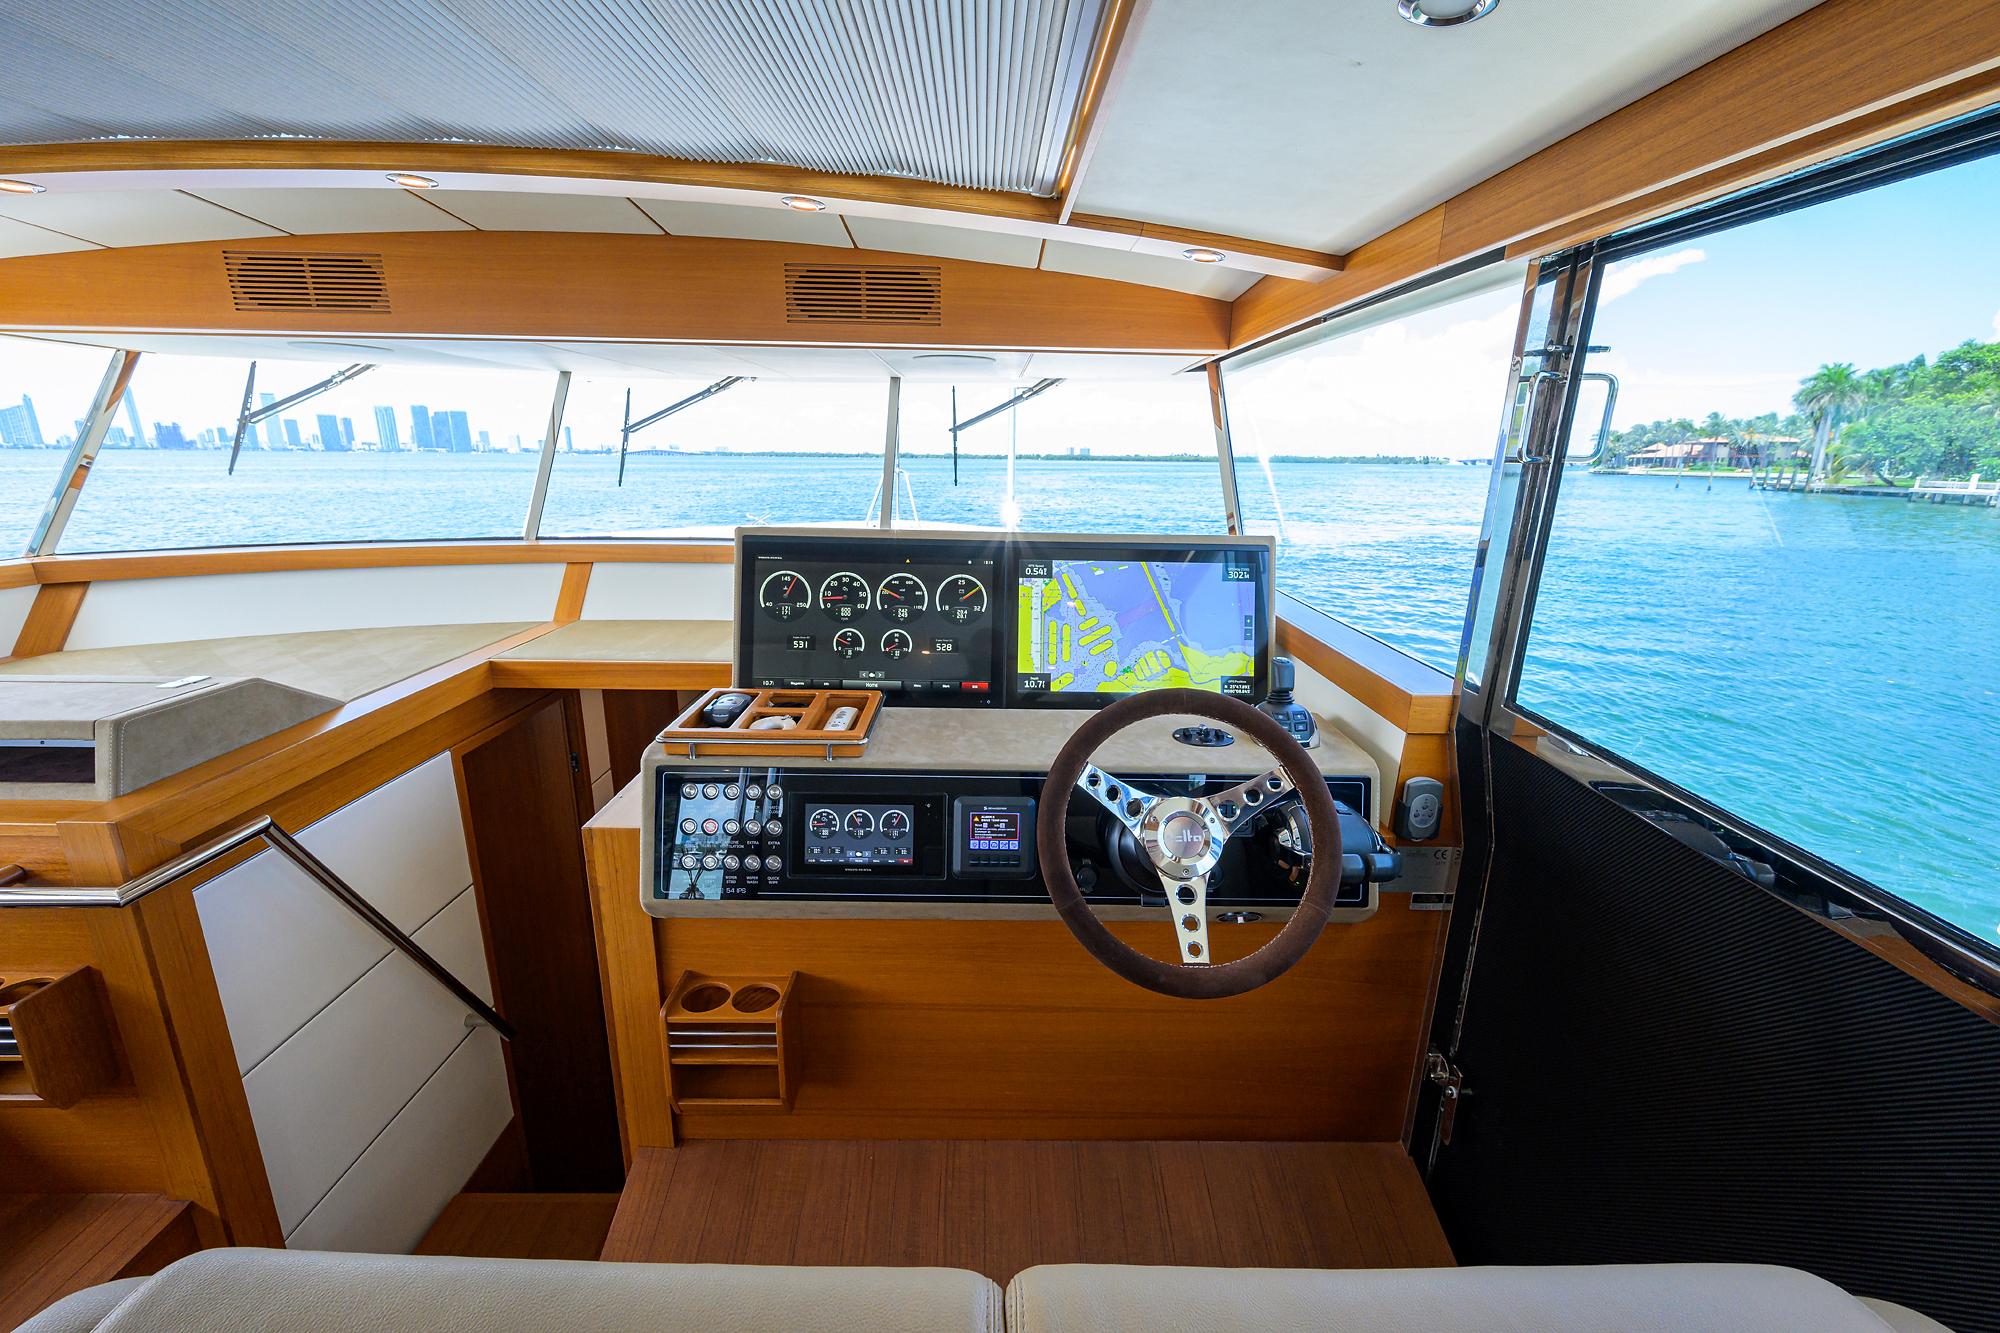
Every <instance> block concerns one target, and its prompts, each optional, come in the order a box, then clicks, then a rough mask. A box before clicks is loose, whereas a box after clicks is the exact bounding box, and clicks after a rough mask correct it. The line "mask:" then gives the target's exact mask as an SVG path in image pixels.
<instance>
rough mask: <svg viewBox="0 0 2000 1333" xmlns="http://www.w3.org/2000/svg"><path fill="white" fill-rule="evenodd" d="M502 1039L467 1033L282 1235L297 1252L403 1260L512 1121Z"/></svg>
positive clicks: (483, 1032) (484, 1033) (481, 1032)
mask: <svg viewBox="0 0 2000 1333" xmlns="http://www.w3.org/2000/svg"><path fill="white" fill-rule="evenodd" d="M513 1113H514V1112H513V1106H512V1103H511V1101H510V1100H509V1098H508V1093H507V1070H506V1065H505V1063H504V1062H503V1061H502V1059H501V1054H500V1038H499V1037H498V1036H497V1035H495V1034H494V1033H493V1032H492V1031H490V1030H489V1029H486V1028H479V1029H477V1030H475V1031H473V1032H472V1033H470V1034H469V1035H468V1036H467V1037H466V1038H465V1040H464V1041H463V1042H462V1043H460V1045H459V1047H458V1049H457V1050H456V1051H454V1052H452V1055H451V1058H450V1059H448V1060H446V1061H445V1062H444V1065H443V1066H442V1067H441V1068H440V1069H439V1070H438V1071H437V1072H436V1073H435V1074H433V1075H431V1078H430V1081H429V1082H428V1083H426V1084H424V1086H423V1089H422V1090H421V1091H420V1092H418V1093H417V1095H416V1096H415V1097H413V1098H412V1099H411V1100H410V1103H409V1105H407V1106H405V1107H404V1108H403V1109H402V1111H401V1112H399V1113H398V1114H397V1116H396V1118H395V1119H394V1120H392V1121H391V1122H390V1123H389V1127H388V1128H387V1129H385V1130H383V1131H382V1134H381V1136H380V1137H378V1138H377V1139H376V1140H375V1141H374V1142H373V1143H371V1144H370V1145H369V1146H368V1150H367V1151H366V1152H364V1153H363V1154H362V1155H361V1160H359V1161H357V1162H356V1163H355V1164H354V1165H353V1166H351V1167H349V1168H348V1170H347V1173H346V1174H345V1175H343V1176H342V1177H341V1178H340V1180H339V1182H338V1183H336V1184H335V1185H334V1187H333V1188H332V1189H331V1190H329V1191H327V1195H326V1197H325V1198H323V1199H321V1200H320V1201H319V1204H318V1206H317V1207H315V1208H314V1209H313V1210H312V1212H311V1213H309V1214H307V1216H306V1220H305V1221H304V1222H302V1223H300V1224H299V1226H298V1227H297V1228H296V1229H295V1230H293V1231H292V1232H291V1233H290V1234H289V1235H288V1236H287V1237H286V1244H288V1245H289V1246H290V1247H291V1248H292V1249H295V1250H359V1251H369V1252H374V1253H380V1254H407V1253H408V1252H409V1251H410V1250H412V1249H414V1248H415V1247H416V1244H417V1242H418V1241H420V1240H422V1239H423V1236H424V1232H425V1231H427V1230H429V1229H430V1225H431V1223H432V1222H434V1221H436V1220H437V1215H438V1214H439V1213H441V1212H443V1211H444V1206H445V1204H447V1203H449V1202H450V1201H451V1198H452V1196H453V1195H455V1194H457V1193H458V1191H459V1189H460V1188H461V1187H462V1186H463V1185H464V1184H465V1182H466V1181H467V1180H468V1179H470V1178H471V1176H472V1173H473V1171H474V1170H476V1169H477V1168H478V1166H479V1163H480V1161H481V1160H482V1159H483V1158H484V1157H485V1156H486V1153H487V1150H488V1149H489V1148H491V1147H492V1146H493V1141H494V1140H495V1139H496V1138H498V1137H499V1136H500V1131H501V1130H503V1129H505V1128H506V1127H507V1121H508V1120H509V1119H510V1118H511V1117H512V1116H513Z"/></svg>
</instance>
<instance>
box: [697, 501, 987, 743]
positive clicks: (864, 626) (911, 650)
mask: <svg viewBox="0 0 2000 1333" xmlns="http://www.w3.org/2000/svg"><path fill="white" fill-rule="evenodd" d="M737 561H738V566H737V576H736V580H737V599H738V604H737V608H736V663H737V671H736V677H737V682H738V683H739V684H742V685H750V686H756V687H759V688H790V689H807V688H814V687H819V688H828V687H844V688H850V689H872V690H880V691H882V693H883V696H884V702H886V703H892V704H932V705H941V706H946V707H982V706H983V707H991V706H994V705H997V704H998V703H999V702H1000V700H1001V684H1002V681H1003V677H1002V675H1001V673H1000V668H1001V665H1002V658H1001V651H1002V637H1003V636H1002V633H1001V616H1002V612H1003V606H1004V605H1005V603H1004V602H1003V598H1002V593H1003V585H1002V583H1001V579H1002V576H1003V575H1004V573H1005V568H1006V559H1005V551H1004V550H1003V548H1002V547H1000V546H999V545H997V544H995V543H993V542H989V541H956V540H942V541H940V540H932V539H926V538H909V539H906V540H899V541H893V542H891V541H884V540H866V539H861V540H857V539H855V538H853V537H837V536H825V535H818V534H813V535H800V534H790V535H787V534H780V533H756V534H745V536H744V538H743V539H742V541H741V542H740V544H739V546H738V552H737Z"/></svg>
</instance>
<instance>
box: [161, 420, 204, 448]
mask: <svg viewBox="0 0 2000 1333" xmlns="http://www.w3.org/2000/svg"><path fill="white" fill-rule="evenodd" d="M153 447H154V448H155V449H192V448H194V441H192V440H190V439H189V438H188V437H187V433H186V432H185V431H183V430H182V429H181V423H180V422H178V421H155V422H154V423H153Z"/></svg>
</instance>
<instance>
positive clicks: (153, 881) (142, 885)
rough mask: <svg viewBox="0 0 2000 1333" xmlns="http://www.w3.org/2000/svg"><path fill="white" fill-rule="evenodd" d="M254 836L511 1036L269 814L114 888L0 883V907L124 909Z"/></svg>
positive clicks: (509, 1027)
mask: <svg viewBox="0 0 2000 1333" xmlns="http://www.w3.org/2000/svg"><path fill="white" fill-rule="evenodd" d="M258 838H262V839H264V840H265V841H266V842H267V843H268V844H270V847H271V850H273V851H275V852H277V853H278V854H279V855H281V856H283V857H284V858H285V859H286V860H288V861H290V862H291V863H292V864H293V865H295V866H297V867H298V868H299V869H300V870H303V871H304V872H305V873H306V876H307V877H308V878H310V879H311V880H312V881H313V882H314V883H316V884H318V885H319V886H320V887H321V888H323V889H325V890H326V891H327V892H328V893H330V894H332V895H333V896H334V897H335V898H337V899H339V900H340V903H341V905H342V906H343V907H345V908H347V910H348V911H350V912H352V913H354V915H356V916H358V917H360V918H361V919H362V921H364V922H365V923H367V924H368V925H369V926H371V927H372V928H373V929H374V930H375V933H376V934H378V935H380V936H382V938H383V939H386V940H387V941H389V943H390V944H392V945H394V946H395V947H396V949H397V950H398V951H400V952H401V953H402V954H403V956H404V957H406V958H408V959H409V960H410V961H411V962H413V963H415V964H416V965H417V966H418V967H420V968H422V969H423V970H424V971H425V972H427V973H429V974H430V978H431V980H433V981H435V982H437V983H438V984H439V985H440V986H443V987H444V988H445V989H446V990H448V991H450V992H451V993H452V995H453V996H454V997H455V998H456V999H457V1000H458V1002H459V1003H460V1004H463V1005H464V1006H465V1007H466V1008H468V1009H470V1010H471V1011H472V1012H473V1013H474V1014H475V1015H477V1017H478V1018H479V1021H480V1022H482V1023H484V1024H486V1026H488V1027H490V1028H492V1029H493V1030H494V1031H495V1032H497V1033H499V1034H500V1036H501V1037H503V1038H504V1039H506V1040H508V1041H512V1040H513V1039H514V1025H513V1024H511V1023H509V1022H508V1021H507V1020H506V1019H504V1018H502V1017H501V1016H500V1015H499V1013H497V1012H496V1011H495V1010H494V1008H493V1006H492V1005H490V1004H488V1003H486V1001H484V1000H482V999H480V998H479V996H478V994H476V993H475V992H474V991H473V990H472V988H471V987H470V986H467V985H466V984H465V983H464V982H463V981H460V980H459V979H458V977H457V976H456V975H455V974H454V973H453V972H452V971H451V969H450V968H448V967H446V966H445V965H444V964H443V963H440V962H439V961H438V960H437V959H435V958H433V957H431V956H430V954H429V953H427V952H425V950H424V948H423V946H422V945H420V944H418V943H417V942H416V941H415V940H413V939H411V938H410V937H409V936H408V935H406V934H404V933H403V931H402V929H401V928H400V927H398V926H397V925H396V923H395V922H393V921H391V920H390V919H389V918H388V917H386V916H383V915H382V913H381V912H380V911H379V910H377V908H376V907H375V904H373V903H371V902H369V901H368V900H367V899H366V898H364V897H362V896H361V895H360V894H359V893H357V892H355V890H354V888H353V886H352V885H350V884H349V883H348V882H347V881H346V880H344V879H342V878H341V877H340V876H339V875H337V874H335V873H334V872H333V870H332V869H331V868H330V867H329V866H328V865H327V864H326V863H325V862H324V861H322V860H320V859H319V858H318V857H317V856H314V855H313V854H312V853H311V852H309V851H307V850H306V849H305V847H304V846H302V845H301V844H300V843H299V840H298V839H296V838H294V837H293V836H292V835H291V834H289V833H287V832H286V831H285V830H284V829H283V827H281V826H280V825H279V824H278V822H277V821H276V820H274V819H272V818H271V817H270V816H269V815H264V816H262V817H261V818H258V819H254V820H252V821H251V822H250V823H248V824H245V825H244V826H243V827H242V828H240V829H237V830H236V831H235V832H233V833H225V834H223V835H222V836H221V837H219V838H217V839H216V840H215V841H213V842H210V843H206V844H204V845H202V846H200V847H197V848H195V849H194V850H193V851H191V852H188V853H187V854H186V855H184V856H180V857H177V858H175V859H174V860H172V861H169V862H167V863H166V864H165V865H162V866H159V867H157V868H155V869H153V870H149V871H147V872H146V873H145V874H143V875H141V876H139V877H138V878H137V879H134V880H130V881H128V882H126V883H124V884H121V885H117V886H115V887H96V886H85V885H68V884H50V885H21V884H12V885H4V886H0V907H124V906H127V905H129V904H131V903H134V902H137V901H138V900H139V899H141V898H143V897H145V896H146V895H147V894H149V893H151V892H153V891H154V890H155V889H162V888H165V887H166V886H167V885H169V884H171V883H173V882H174V881H175V880H177V879H179V878H181V877H182V876H183V875H189V874H192V873H194V872H195V871H197V870H200V869H202V868H203V867H205V866H208V865H211V864H213V863H214V862H216V861H218V860H220V859H222V858H223V857H224V856H227V855H228V854H229V853H230V852H233V851H235V850H236V849H237V848H238V847H241V846H243V845H244V844H245V843H249V842H254V841H256V840H257V839H258Z"/></svg>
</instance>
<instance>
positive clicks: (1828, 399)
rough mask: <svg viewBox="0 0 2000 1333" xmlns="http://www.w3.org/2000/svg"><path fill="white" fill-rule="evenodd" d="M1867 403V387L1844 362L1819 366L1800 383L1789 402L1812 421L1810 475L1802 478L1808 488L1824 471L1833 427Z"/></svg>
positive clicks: (1847, 363)
mask: <svg viewBox="0 0 2000 1333" xmlns="http://www.w3.org/2000/svg"><path fill="white" fill-rule="evenodd" d="M1867 401H1868V386H1867V384H1866V383H1865V382H1864V381H1863V379H1862V377H1861V376H1860V375H1857V374H1856V373H1855V371H1854V366H1853V365H1852V364H1851V363H1849V362H1846V361H1842V362H1840V363H1839V364H1837V365H1826V366H1821V367H1820V368H1819V369H1818V370H1817V371H1815V372H1814V373H1813V374H1812V375H1811V376H1809V377H1808V378H1807V379H1805V380H1803V381H1801V382H1800V384H1799V391H1798V392H1797V393H1796V394H1794V395H1793V396H1792V402H1793V403H1794V404H1796V405H1797V407H1798V409H1799V410H1800V411H1801V412H1804V413H1805V414H1806V415H1807V416H1809V417H1811V418H1813V451H1812V471H1811V472H1810V473H1808V474H1807V477H1806V481H1807V484H1808V485H1810V484H1811V483H1812V482H1815V481H1817V480H1819V478H1820V476H1821V474H1822V473H1823V472H1824V471H1825V468H1826V446H1827V443H1828V442H1829V441H1830V440H1832V438H1833V430H1834V427H1835V426H1836V425H1837V424H1838V423H1839V420H1840V417H1841V415H1842V414H1843V413H1846V412H1851V411H1853V410H1854V409H1855V408H1857V407H1859V406H1861V404H1863V403H1865V402H1867Z"/></svg>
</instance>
